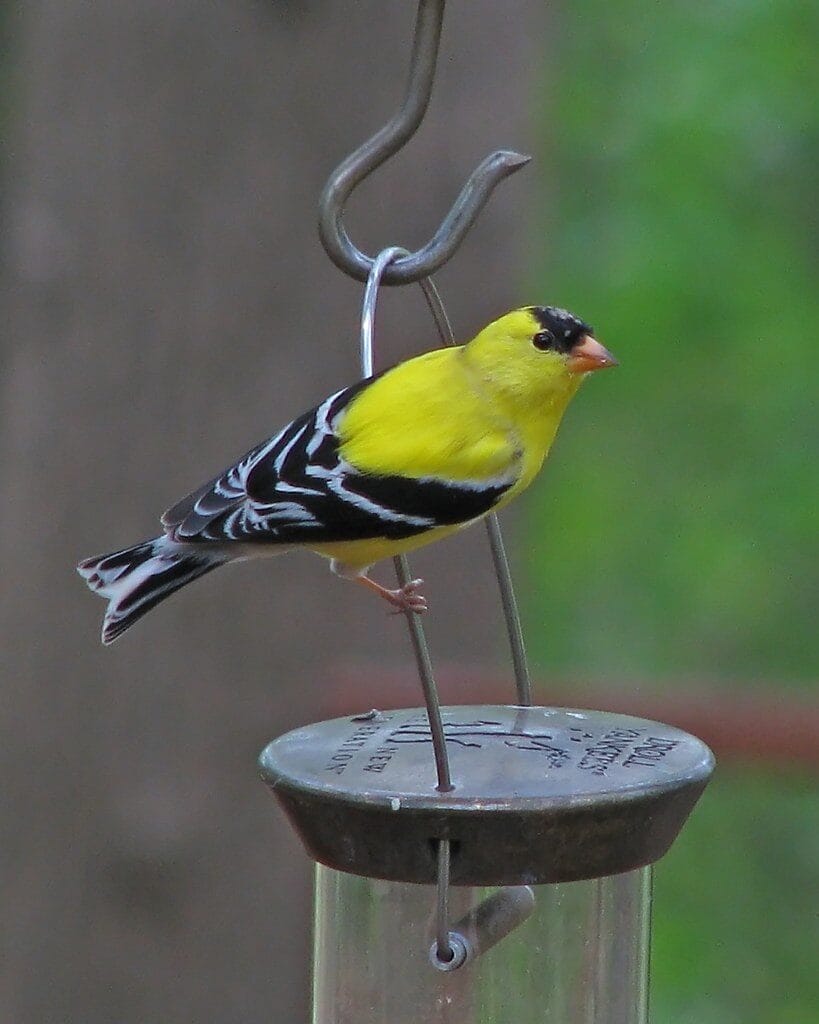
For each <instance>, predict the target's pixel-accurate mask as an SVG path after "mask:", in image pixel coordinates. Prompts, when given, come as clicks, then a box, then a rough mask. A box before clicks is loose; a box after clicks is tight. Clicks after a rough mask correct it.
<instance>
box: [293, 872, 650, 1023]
mask: <svg viewBox="0 0 819 1024" xmlns="http://www.w3.org/2000/svg"><path fill="white" fill-rule="evenodd" d="M650 886H651V868H640V869H638V870H634V871H628V872H625V873H623V874H618V875H610V876H608V877H605V878H596V879H592V880H590V881H582V882H564V883H561V884H557V885H538V886H533V887H532V889H533V892H534V909H533V911H532V913H531V915H530V916H529V917H528V918H527V919H526V920H524V921H523V923H521V924H520V925H519V926H518V927H516V928H515V929H514V930H513V931H511V932H510V933H509V934H508V935H505V937H503V938H502V939H501V940H500V941H499V942H497V943H496V944H495V945H494V946H492V948H490V949H488V950H486V951H485V952H483V953H481V954H480V955H478V956H476V957H475V958H474V959H471V958H470V959H468V960H467V962H466V963H464V964H463V965H462V966H461V967H459V968H457V969H455V970H451V971H442V970H439V969H436V967H435V966H434V965H433V963H432V962H431V960H430V955H429V954H430V948H431V947H432V946H433V942H434V936H435V908H436V890H435V886H434V885H418V884H413V883H406V882H384V881H379V880H377V879H371V878H362V877H360V876H358V875H352V874H347V873H344V872H340V871H334V870H332V869H331V868H326V867H323V866H321V865H319V866H318V867H317V869H316V921H315V947H314V981H313V1024H419V1022H423V1024H438V1022H440V1024H444V1022H445V1024H507V1022H509V1024H535V1022H537V1024H581V1022H582V1024H643V1022H645V1021H646V1019H647V1016H646V1015H647V991H648V944H649V918H650ZM496 891H497V890H495V889H482V888H472V887H460V886H458V887H453V888H452V890H451V892H450V912H451V917H452V921H453V926H456V925H457V921H458V919H461V920H464V919H465V915H467V913H468V911H469V910H470V909H472V908H474V907H476V906H477V905H479V904H480V903H481V901H482V900H484V899H485V898H486V897H487V896H489V895H490V894H492V893H493V892H496Z"/></svg>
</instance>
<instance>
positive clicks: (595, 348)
mask: <svg viewBox="0 0 819 1024" xmlns="http://www.w3.org/2000/svg"><path fill="white" fill-rule="evenodd" d="M568 366H569V372H570V373H588V372H589V371H590V370H605V369H606V367H607V366H617V360H616V359H615V358H614V356H613V355H612V354H611V352H609V350H608V349H607V348H604V347H603V346H602V345H601V344H600V342H599V341H597V339H596V338H593V337H592V336H591V335H590V334H584V335H583V337H582V338H581V339H580V341H579V342H578V343H577V344H576V345H575V346H574V348H572V351H571V354H570V356H569V362H568Z"/></svg>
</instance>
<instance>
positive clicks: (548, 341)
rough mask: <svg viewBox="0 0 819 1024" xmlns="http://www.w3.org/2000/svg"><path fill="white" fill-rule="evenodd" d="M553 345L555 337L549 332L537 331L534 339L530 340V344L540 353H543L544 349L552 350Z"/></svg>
mask: <svg viewBox="0 0 819 1024" xmlns="http://www.w3.org/2000/svg"><path fill="white" fill-rule="evenodd" d="M554 343H555V336H554V334H552V332H551V331H538V332H537V334H536V335H535V336H534V338H532V344H533V345H534V346H535V348H537V349H540V351H541V352H545V351H546V349H549V348H552V347H553V346H554Z"/></svg>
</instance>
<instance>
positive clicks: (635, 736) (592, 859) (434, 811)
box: [260, 705, 714, 885]
mask: <svg viewBox="0 0 819 1024" xmlns="http://www.w3.org/2000/svg"><path fill="white" fill-rule="evenodd" d="M442 713H443V720H444V729H445V734H446V738H447V747H448V749H449V756H450V762H451V769H452V781H453V784H454V789H453V790H452V791H451V792H448V793H439V792H437V791H436V788H435V786H436V776H435V767H434V762H433V760H432V757H431V754H430V747H431V737H430V732H429V725H428V721H427V718H426V713H425V712H424V711H423V710H420V709H417V708H414V709H405V710H401V711H387V712H379V713H378V714H376V715H370V716H358V717H355V718H340V719H335V720H333V721H329V722H320V723H318V724H315V725H308V726H305V727H304V728H301V729H296V730H294V731H293V732H289V733H287V734H286V735H284V736H281V737H280V738H279V739H277V740H274V741H273V742H272V743H271V744H270V745H269V746H268V747H267V748H266V749H265V750H264V751H263V752H262V755H261V758H260V767H261V774H262V778H263V779H264V780H265V781H266V782H267V783H268V785H269V786H270V787H271V788H272V789H273V791H274V793H275V794H276V796H277V797H278V799H279V801H280V802H281V804H282V806H283V807H284V809H285V811H286V812H287V814H288V816H289V817H290V819H291V821H292V822H293V824H294V826H295V828H296V830H297V832H298V833H299V835H300V836H301V838H302V841H303V842H304V844H305V846H306V847H307V850H308V852H309V853H310V855H311V856H312V857H313V858H314V859H316V860H318V861H320V862H321V863H323V864H326V865H328V866H329V867H332V868H335V869H337V870H340V871H348V872H352V873H354V874H358V875H363V876H367V877H373V878H384V879H390V880H393V881H403V882H421V883H427V884H432V883H434V882H435V880H436V849H437V842H438V840H440V839H449V840H450V843H451V847H452V862H451V882H452V884H454V885H525V884H542V883H552V882H569V881H576V880H578V879H584V878H598V877H602V876H604V875H610V874H615V873H617V872H620V871H630V870H632V869H634V868H637V867H641V866H643V865H645V864H650V863H652V862H653V861H655V860H658V859H659V858H660V857H662V856H663V854H664V853H665V852H666V850H667V849H668V848H669V846H670V845H671V843H672V842H673V841H674V839H675V838H676V836H677V834H678V833H679V831H680V829H681V828H682V826H683V824H684V822H685V820H686V818H687V817H688V815H689V813H690V811H691V809H692V807H693V806H694V804H695V803H696V801H697V799H698V797H699V795H700V793H701V792H702V790H703V789H704V787H705V784H706V783H707V781H708V778H709V777H710V775H711V772H712V771H713V767H714V758H713V755H712V754H711V751H710V750H709V749H708V747H706V746H705V744H704V743H702V742H701V741H700V740H698V739H696V737H694V736H691V735H689V734H688V733H685V732H682V731H681V730H679V729H675V728H672V727H671V726H667V725H661V724H659V723H657V722H651V721H647V720H645V719H641V718H632V717H630V716H627V715H619V714H611V713H608V712H600V711H584V710H573V709H564V708H541V707H525V708H524V707H506V706H468V705H466V706H459V707H448V708H444V709H442Z"/></svg>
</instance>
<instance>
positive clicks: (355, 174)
mask: <svg viewBox="0 0 819 1024" xmlns="http://www.w3.org/2000/svg"><path fill="white" fill-rule="evenodd" d="M445 3H446V0H419V4H418V13H417V16H416V22H415V36H414V39H413V45H412V56H411V57H410V69H409V81H408V83H407V90H406V93H405V95H404V101H403V103H402V104H401V107H400V109H399V110H398V112H397V113H396V114H395V115H394V116H393V117H392V118H391V119H390V121H388V122H387V124H385V125H384V127H383V128H380V129H379V130H378V131H377V132H376V133H375V135H373V136H372V138H370V139H368V140H367V141H366V142H365V143H364V144H363V145H362V146H359V148H358V149H357V150H356V151H355V152H354V153H351V154H350V155H349V156H348V157H347V158H346V159H345V160H343V161H342V162H341V163H340V164H339V165H338V167H337V168H336V169H335V170H334V171H333V173H332V174H331V175H330V177H329V179H328V181H327V184H326V185H325V186H324V190H323V192H322V194H321V198H320V200H319V236H320V238H321V241H322V244H323V246H324V248H325V250H326V252H327V255H328V256H329V257H330V259H331V260H332V261H333V263H335V265H336V266H337V267H338V268H339V269H340V270H343V271H344V272H345V273H346V274H349V275H350V276H351V277H354V278H356V279H357V280H358V281H366V280H367V277H368V275H369V272H370V269H371V268H372V265H373V259H372V258H371V257H370V256H366V255H365V254H364V253H363V252H361V250H360V249H358V248H357V247H356V246H355V245H354V243H353V242H352V240H351V239H350V236H349V235H348V233H347V229H346V228H345V227H344V221H343V217H344V208H345V205H346V203H347V200H348V199H349V198H350V195H351V194H352V193H353V191H354V190H355V189H356V188H357V187H358V185H360V184H361V182H362V181H364V179H365V178H367V177H368V176H369V175H370V174H372V173H373V172H374V171H375V170H377V169H378V168H379V167H380V166H381V165H382V164H383V163H384V162H385V161H386V160H388V159H389V158H390V157H391V156H393V154H395V153H397V152H398V150H400V149H401V148H402V147H403V146H405V145H406V143H407V142H408V141H409V140H410V139H411V138H412V136H413V135H414V134H415V132H416V131H417V130H418V126H419V125H420V124H421V121H422V120H423V117H424V114H425V113H426V109H427V105H428V103H429V98H430V95H431V93H432V83H433V79H434V77H435V65H436V62H437V58H438V45H439V43H440V40H441V25H442V23H443V18H444V6H445ZM530 159H531V157H528V156H524V155H523V154H521V153H515V152H513V151H511V150H498V151H497V152H495V153H492V154H490V155H489V156H488V157H487V158H486V159H485V160H484V161H483V162H482V163H481V164H480V165H479V166H478V167H477V168H476V169H475V170H474V171H473V172H472V175H471V176H470V177H469V179H468V180H467V182H466V184H465V185H464V187H463V189H462V190H461V193H460V195H459V196H458V198H457V199H456V200H455V203H454V205H453V206H452V208H451V209H450V211H449V213H448V214H447V215H446V217H444V219H443V221H442V222H441V224H440V226H439V227H438V230H437V231H436V232H435V234H434V235H433V236H432V238H431V239H430V240H429V241H428V242H427V243H426V245H424V246H422V247H421V248H420V249H418V250H416V251H415V252H412V253H408V254H407V255H406V256H404V257H402V258H401V259H399V260H396V261H395V262H394V263H392V264H390V265H389V266H388V267H387V268H386V269H385V271H384V274H383V277H382V281H381V283H382V284H411V283H412V282H414V281H419V280H420V279H421V278H423V277H428V276H429V275H430V274H433V273H434V272H435V271H436V270H437V269H438V268H439V267H441V266H442V265H443V264H444V263H446V262H447V260H449V259H450V258H451V257H452V255H453V254H454V253H455V251H456V250H457V249H458V247H459V246H460V244H461V242H462V241H463V239H464V237H465V235H466V233H467V232H468V231H469V229H470V228H471V227H472V224H473V223H474V222H475V219H476V217H477V216H478V214H479V213H480V212H481V210H482V209H483V207H484V205H485V204H486V202H487V200H488V199H489V197H490V195H491V194H492V192H493V191H494V189H495V188H496V186H497V185H499V184H500V182H501V181H503V179H504V178H507V177H508V176H509V175H510V174H513V173H514V172H515V171H517V170H520V168H521V167H523V166H524V165H525V164H527V163H528V162H529V160H530Z"/></svg>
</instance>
